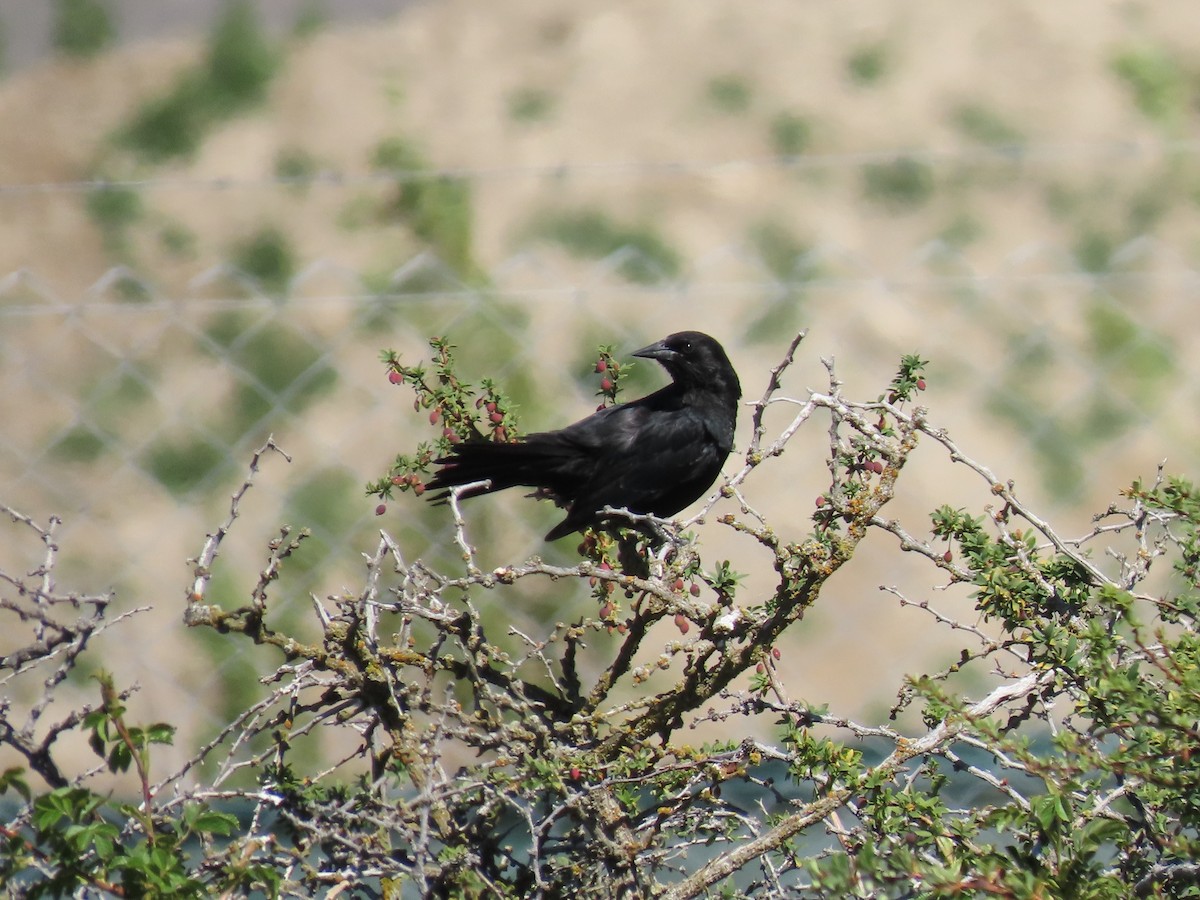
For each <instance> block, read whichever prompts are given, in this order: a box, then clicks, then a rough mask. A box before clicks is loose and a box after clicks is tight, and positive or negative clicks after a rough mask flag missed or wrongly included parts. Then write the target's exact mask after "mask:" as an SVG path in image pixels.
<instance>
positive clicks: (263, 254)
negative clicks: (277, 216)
mask: <svg viewBox="0 0 1200 900" xmlns="http://www.w3.org/2000/svg"><path fill="white" fill-rule="evenodd" d="M230 259H231V260H232V262H233V265H234V267H235V268H237V270H238V271H239V272H242V273H244V274H246V275H249V276H250V277H251V278H253V279H254V280H255V281H256V282H257V283H258V286H259V287H260V288H261V289H262V290H263V291H265V292H266V293H268V294H271V295H272V296H276V297H282V296H283V295H284V294H285V293H286V292H287V289H288V284H289V282H290V281H291V280H292V276H293V275H294V274H295V273H296V253H295V251H294V250H293V249H292V244H291V241H290V240H289V238H288V236H287V235H286V234H285V233H284V232H283V231H282V230H281V229H279V228H276V227H275V226H266V227H264V228H262V229H260V230H259V231H257V232H255V233H254V234H252V235H251V236H250V237H248V238H247V239H246V240H245V241H243V242H241V243H240V244H238V245H237V246H236V247H234V249H233V252H232V253H231V255H230Z"/></svg>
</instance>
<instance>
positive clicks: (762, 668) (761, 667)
mask: <svg viewBox="0 0 1200 900" xmlns="http://www.w3.org/2000/svg"><path fill="white" fill-rule="evenodd" d="M754 671H755V672H757V673H758V674H759V675H761V674H762V673H763V672H765V671H767V667H766V666H764V665H763V664H762V663H759V664H758V665H757V666H755V667H754Z"/></svg>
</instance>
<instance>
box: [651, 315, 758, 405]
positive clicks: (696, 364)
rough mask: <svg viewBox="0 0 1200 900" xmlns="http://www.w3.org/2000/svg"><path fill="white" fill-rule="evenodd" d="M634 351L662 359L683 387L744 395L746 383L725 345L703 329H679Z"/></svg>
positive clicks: (735, 395) (669, 371)
mask: <svg viewBox="0 0 1200 900" xmlns="http://www.w3.org/2000/svg"><path fill="white" fill-rule="evenodd" d="M633 355H634V356H640V357H642V358H644V359H655V360H658V362H660V363H661V364H662V367H663V368H664V369H666V370H667V372H668V373H669V374H670V375H671V378H672V379H673V380H674V381H675V382H676V384H679V385H680V386H682V387H685V388H702V389H708V390H715V391H718V392H720V393H727V394H732V395H733V396H734V397H741V396H742V387H741V385H740V384H739V383H738V377H737V373H736V372H735V371H734V370H733V365H732V364H731V363H730V362H729V357H728V356H726V355H725V348H724V347H722V346H721V345H720V344H719V343H717V341H716V340H715V339H714V338H711V337H709V336H708V335H707V334H704V333H703V332H701V331H680V332H676V333H675V334H671V335H668V336H667V337H665V338H663V339H662V340H661V341H656V342H655V343H653V344H651V345H650V346H648V347H643V348H642V349H641V350H638V351H636V352H635V353H634V354H633Z"/></svg>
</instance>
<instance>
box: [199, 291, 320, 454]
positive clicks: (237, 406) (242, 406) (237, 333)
mask: <svg viewBox="0 0 1200 900" xmlns="http://www.w3.org/2000/svg"><path fill="white" fill-rule="evenodd" d="M205 337H206V338H207V340H208V341H209V342H211V343H210V344H207V345H206V349H207V350H208V352H210V353H212V354H213V355H215V356H218V357H219V358H221V359H222V360H224V361H225V362H227V363H228V364H229V365H230V368H231V371H232V372H233V373H234V376H235V378H236V385H235V387H234V390H233V397H232V399H231V402H230V403H228V404H226V405H225V406H224V415H225V419H224V421H223V422H221V423H220V424H218V425H216V426H215V427H214V431H217V432H219V433H221V434H223V435H226V436H227V437H228V439H229V440H230V442H231V443H232V442H234V441H237V440H240V439H241V438H243V437H245V436H246V435H247V434H248V433H250V432H252V431H253V430H254V429H257V428H262V427H264V425H263V423H264V422H266V421H268V417H270V416H272V415H273V414H276V413H280V412H282V413H290V414H293V415H294V414H297V413H299V412H301V411H303V410H304V409H305V408H306V407H307V406H308V405H309V404H310V403H312V402H313V401H314V400H315V399H316V398H317V397H318V396H320V395H321V394H322V393H324V392H325V391H327V390H329V389H330V388H331V387H333V385H334V384H336V383H337V372H336V371H334V369H333V368H332V367H331V366H330V365H329V364H328V363H327V362H326V361H325V359H324V358H323V357H322V354H321V352H320V350H319V349H318V348H317V347H316V346H314V344H313V343H312V342H311V341H310V340H309V339H308V338H306V337H305V336H304V335H303V334H301V333H300V332H299V331H297V330H295V329H293V328H291V327H290V326H288V325H285V324H281V323H278V322H276V323H274V324H270V323H268V324H266V325H263V326H259V322H258V320H256V319H255V318H254V317H253V316H251V314H249V313H238V312H230V313H222V314H221V315H219V316H217V317H216V318H215V319H214V320H213V322H212V323H211V324H210V325H209V326H208V327H207V328H206V329H205Z"/></svg>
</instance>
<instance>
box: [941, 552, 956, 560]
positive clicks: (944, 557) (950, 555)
mask: <svg viewBox="0 0 1200 900" xmlns="http://www.w3.org/2000/svg"><path fill="white" fill-rule="evenodd" d="M952 559H954V554H953V553H951V552H950V551H949V550H947V551H946V552H945V553H943V554H942V560H943V561H944V562H950V560H952Z"/></svg>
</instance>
